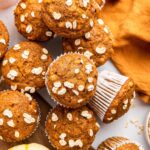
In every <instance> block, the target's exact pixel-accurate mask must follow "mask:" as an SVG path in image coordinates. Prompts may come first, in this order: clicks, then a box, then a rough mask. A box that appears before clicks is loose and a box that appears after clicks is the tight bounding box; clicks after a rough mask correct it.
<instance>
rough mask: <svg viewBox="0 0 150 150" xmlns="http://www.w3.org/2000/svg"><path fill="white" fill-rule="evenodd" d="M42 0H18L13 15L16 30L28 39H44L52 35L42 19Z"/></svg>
mask: <svg viewBox="0 0 150 150" xmlns="http://www.w3.org/2000/svg"><path fill="white" fill-rule="evenodd" d="M41 11H42V0H20V1H19V3H18V5H17V7H16V9H15V12H14V15H15V23H16V26H17V29H18V31H19V32H20V33H21V34H22V35H23V36H24V37H26V38H27V39H29V40H36V41H46V40H49V39H50V38H52V37H53V33H52V31H50V30H49V29H48V28H47V27H46V25H45V24H44V22H43V20H42V12H41Z"/></svg>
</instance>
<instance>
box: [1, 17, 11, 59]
mask: <svg viewBox="0 0 150 150" xmlns="http://www.w3.org/2000/svg"><path fill="white" fill-rule="evenodd" d="M8 43H9V33H8V30H7V28H6V27H5V25H4V23H3V22H2V21H1V20H0V60H1V59H2V58H3V56H4V54H5V53H6V50H7V48H8Z"/></svg>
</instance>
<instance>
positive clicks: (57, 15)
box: [53, 12, 61, 20]
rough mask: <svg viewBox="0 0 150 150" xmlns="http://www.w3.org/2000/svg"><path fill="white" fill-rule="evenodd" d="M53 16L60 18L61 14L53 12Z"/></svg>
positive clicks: (56, 18)
mask: <svg viewBox="0 0 150 150" xmlns="http://www.w3.org/2000/svg"><path fill="white" fill-rule="evenodd" d="M53 17H54V19H55V20H59V19H60V18H61V14H60V13H59V12H53Z"/></svg>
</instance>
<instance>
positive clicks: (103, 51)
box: [96, 47, 106, 54]
mask: <svg viewBox="0 0 150 150" xmlns="http://www.w3.org/2000/svg"><path fill="white" fill-rule="evenodd" d="M96 52H97V53H98V54H104V53H105V52H106V48H105V47H96Z"/></svg>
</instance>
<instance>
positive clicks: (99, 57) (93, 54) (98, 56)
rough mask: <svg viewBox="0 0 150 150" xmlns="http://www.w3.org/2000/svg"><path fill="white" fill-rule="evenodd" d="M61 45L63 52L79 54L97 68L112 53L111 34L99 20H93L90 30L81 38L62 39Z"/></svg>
mask: <svg viewBox="0 0 150 150" xmlns="http://www.w3.org/2000/svg"><path fill="white" fill-rule="evenodd" d="M62 45H63V49H64V51H65V52H70V51H72V52H79V53H83V54H84V55H85V56H87V57H88V58H91V59H93V61H94V62H95V63H96V66H97V67H98V66H100V65H103V64H104V63H105V62H106V61H107V60H108V59H109V58H110V57H111V55H112V53H113V48H112V46H113V45H112V36H111V33H110V31H109V30H108V28H107V26H106V25H105V24H104V22H103V20H102V19H101V18H99V19H95V20H94V26H93V28H92V30H91V31H89V32H86V33H85V34H84V36H83V37H80V38H77V39H70V38H63V41H62Z"/></svg>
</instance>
